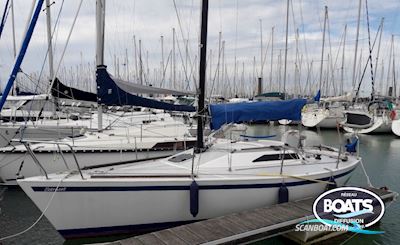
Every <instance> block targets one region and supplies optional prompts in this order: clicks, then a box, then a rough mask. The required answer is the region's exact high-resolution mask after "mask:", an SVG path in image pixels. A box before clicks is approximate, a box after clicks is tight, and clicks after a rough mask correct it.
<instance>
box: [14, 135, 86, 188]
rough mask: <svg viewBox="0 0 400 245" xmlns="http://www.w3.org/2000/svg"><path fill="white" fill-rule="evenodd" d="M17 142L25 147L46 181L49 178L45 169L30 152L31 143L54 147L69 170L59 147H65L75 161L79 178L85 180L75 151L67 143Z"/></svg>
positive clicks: (32, 151) (32, 152) (31, 151)
mask: <svg viewBox="0 0 400 245" xmlns="http://www.w3.org/2000/svg"><path fill="white" fill-rule="evenodd" d="M18 142H20V143H22V144H23V145H24V146H25V148H26V150H27V152H28V153H29V155H31V157H32V159H33V161H34V162H35V164H36V165H37V166H38V167H39V168H40V169H41V170H42V171H43V173H44V175H45V177H46V179H49V176H48V174H47V171H46V169H45V167H44V166H43V165H42V164H41V163H40V161H39V159H38V158H37V157H36V155H35V153H34V150H32V148H31V146H30V144H31V143H35V144H49V145H56V146H57V149H58V151H59V152H60V155H61V158H62V160H63V162H64V164H65V166H66V168H67V169H69V167H68V164H67V160H66V159H65V156H64V154H63V152H62V150H61V147H60V146H65V147H67V148H68V149H69V150H70V151H71V153H72V156H73V158H74V161H75V164H76V167H77V170H78V172H79V174H80V176H81V178H82V179H83V180H84V179H85V178H84V177H83V174H82V169H81V167H80V165H79V162H78V158H77V157H76V153H75V151H74V148H73V147H72V146H71V145H70V144H68V143H63V142H54V141H39V140H23V141H19V140H18Z"/></svg>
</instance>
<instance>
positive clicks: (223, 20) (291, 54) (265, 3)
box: [0, 0, 400, 96]
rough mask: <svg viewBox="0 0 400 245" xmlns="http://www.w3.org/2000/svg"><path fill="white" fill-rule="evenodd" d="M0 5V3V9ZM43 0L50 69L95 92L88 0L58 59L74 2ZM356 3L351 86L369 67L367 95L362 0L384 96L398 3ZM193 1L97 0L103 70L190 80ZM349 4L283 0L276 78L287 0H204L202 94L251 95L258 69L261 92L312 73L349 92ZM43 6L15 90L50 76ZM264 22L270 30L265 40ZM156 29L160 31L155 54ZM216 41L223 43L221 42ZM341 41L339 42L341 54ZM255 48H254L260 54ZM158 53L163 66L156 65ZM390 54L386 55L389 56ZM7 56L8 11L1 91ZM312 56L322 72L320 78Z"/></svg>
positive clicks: (167, 82)
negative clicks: (100, 0)
mask: <svg viewBox="0 0 400 245" xmlns="http://www.w3.org/2000/svg"><path fill="white" fill-rule="evenodd" d="M5 2H6V1H1V3H0V10H1V13H2V11H3V10H4V5H5ZM51 2H53V4H51V6H50V10H51V17H52V29H53V30H54V35H53V46H54V53H55V55H54V56H55V57H54V67H55V70H57V67H59V69H58V73H57V76H58V77H60V78H61V80H62V81H64V82H65V83H67V84H70V85H72V86H75V87H79V88H81V89H84V90H90V91H94V89H95V76H94V75H95V47H96V38H95V37H96V36H95V35H96V32H95V10H96V1H95V0H84V1H83V2H82V6H81V8H80V10H79V13H78V15H77V21H76V24H75V26H74V28H73V30H72V34H71V38H70V40H69V44H68V46H67V48H66V52H65V56H64V57H62V52H63V49H64V47H65V45H66V41H67V37H68V34H69V32H70V29H71V26H72V22H73V20H74V17H75V15H76V14H77V10H78V6H79V4H80V0H68V1H63V0H52V1H51ZM361 2H362V6H361V18H360V19H361V21H360V34H359V43H358V52H357V63H356V72H355V74H356V75H355V76H356V79H355V80H356V84H358V83H359V81H360V80H361V77H362V74H363V71H364V67H365V66H367V65H368V66H367V67H368V68H367V69H365V75H364V77H363V80H362V81H363V82H362V86H361V87H362V92H361V93H363V94H365V95H368V94H369V93H370V92H371V80H372V79H371V69H370V67H369V64H367V61H368V59H369V43H368V25H367V15H366V9H367V8H366V4H368V16H369V27H370V39H371V46H372V45H373V43H374V40H375V38H376V37H378V38H377V39H376V42H375V45H374V48H373V50H372V55H371V59H372V61H373V62H372V64H373V69H372V70H373V71H374V72H376V74H374V80H375V83H376V86H375V89H376V90H378V92H380V93H385V92H386V90H387V87H388V86H389V85H388V84H391V83H393V79H394V77H396V76H397V74H398V69H397V65H396V62H397V60H398V51H397V47H398V45H399V36H398V35H399V31H398V26H399V22H400V19H398V13H399V10H400V2H399V1H398V0H369V1H367V2H366V1H365V0H362V1H361ZM31 4H32V1H30V0H14V13H15V33H16V43H17V44H16V45H17V47H19V46H20V43H21V39H22V37H23V35H24V30H25V26H26V23H27V20H28V18H29V16H28V15H29V11H30V8H31ZM200 4H201V1H200V0H106V34H105V50H104V53H105V64H106V65H107V66H108V71H109V72H110V73H112V74H113V75H115V76H119V77H121V78H123V79H125V80H129V81H132V82H141V81H143V83H146V84H152V85H155V86H162V87H170V88H175V89H191V90H193V89H194V87H195V86H196V84H197V77H198V74H197V73H198V72H197V69H198V58H197V57H198V45H199V32H200ZM325 6H327V8H328V19H327V27H326V32H325V48H324V57H323V59H321V57H322V56H321V53H322V39H323V25H324V18H325V17H324V16H325V13H324V11H325ZM358 6H359V0H321V1H319V0H290V1H289V22H288V27H289V29H288V49H287V65H286V82H285V81H284V80H285V79H284V77H285V76H284V67H285V66H284V57H285V37H286V13H287V1H285V0H278V1H277V0H210V6H209V28H208V29H209V33H208V47H207V48H208V57H207V58H208V59H207V62H208V64H207V68H208V70H207V88H208V91H209V93H210V94H211V93H212V94H223V95H226V96H233V95H235V94H238V95H243V96H244V95H247V96H251V95H253V94H254V93H255V91H256V78H257V77H260V76H262V77H263V91H265V92H267V91H271V90H274V91H277V90H280V91H282V90H283V88H284V87H285V88H286V90H287V92H291V93H295V94H298V93H306V94H312V93H315V92H316V90H318V89H319V88H320V85H319V84H320V80H321V84H322V87H321V89H322V91H323V93H322V94H323V95H338V94H340V93H342V90H341V86H342V85H341V84H342V81H343V92H348V91H351V90H352V89H353V86H352V83H353V81H352V80H353V79H352V77H353V66H354V54H355V44H356V42H355V40H356V30H357V16H358ZM43 10H44V11H42V12H41V15H40V17H39V20H38V23H37V26H36V29H35V32H34V35H33V37H32V40H31V43H30V45H29V48H28V51H27V54H26V58H25V60H24V62H23V65H22V71H23V73H20V74H19V76H18V80H19V83H20V84H21V87H23V88H26V89H27V90H35V89H37V88H39V89H45V87H46V82H45V81H46V80H47V79H49V78H48V70H49V69H48V63H47V60H46V54H47V47H48V46H47V34H46V14H45V13H46V12H45V6H43ZM382 18H384V26H383V32H382V39H381V40H382V41H381V45H380V49H379V59H378V63H377V64H378V65H377V67H375V66H376V59H377V57H378V47H379V45H378V43H379V42H378V41H379V35H378V36H377V33H378V30H380V29H379V26H380V23H381V20H382ZM345 25H347V32H346V42H345V45H343V44H344V42H343V38H344V29H345ZM173 28H175V33H176V38H175V39H176V42H175V59H174V60H175V62H174V64H175V65H171V63H173V62H172V60H173V59H172V50H173V44H172V43H173V42H172V39H173V34H172V32H173V31H172V29H173ZM272 29H273V30H274V32H273V39H272ZM220 33H221V34H220ZM261 33H262V34H261ZM297 33H298V34H297ZM220 35H221V42H220V41H219V40H220V39H219V36H220ZM392 35H394V36H393V40H394V42H393V45H394V52H393V53H394V55H392V54H391V53H392V52H391V45H392V42H391V40H392ZM161 36H163V46H164V48H163V52H162V49H161ZM261 37H262V45H261ZM139 40H140V44H141V60H142V67H143V68H142V70H143V74H144V75H143V78H142V79H140V78H139V75H138V74H139V70H140V68H137V67H140V65H138V64H140V60H139V58H138V57H139ZM272 40H273V49H272ZM135 41H136V42H135ZM223 43H224V49H222V46H223ZM135 46H136V51H135ZM343 46H345V49H344V51H345V52H344V53H343V52H342V51H343ZM261 49H262V50H263V53H262V54H263V55H261ZM222 50H223V51H222ZM135 54H136V55H135ZM343 54H344V55H343ZM261 56H262V58H261ZM135 57H136V59H135ZM163 57H164V66H163V65H162V63H163V62H162V60H163ZM343 57H344V59H343ZM391 57H394V62H393V59H392V58H391ZM342 59H343V60H344V62H342ZM135 60H136V64H135ZM261 60H262V62H261ZM321 60H323V62H321ZM271 61H272V62H271ZM13 63H14V58H13V38H12V18H11V13H10V12H9V15H8V18H7V22H6V24H5V28H4V31H3V34H2V36H1V38H0V84H1V86H2V88H4V84H5V82H6V81H7V79H8V77H9V74H10V72H11V69H12V66H13ZM321 63H322V66H323V67H322V71H323V72H322V74H323V75H322V79H320V77H321V76H320V74H321V72H320V70H321ZM393 63H394V64H395V66H394V67H395V69H394V70H393ZM271 64H272V66H271ZM162 68H163V69H162ZM162 70H164V72H163V71H162ZM174 71H175V72H174ZM342 71H343V79H342ZM163 74H164V75H163ZM174 74H175V75H174ZM393 74H394V75H393ZM38 80H40V82H38ZM271 81H272V82H271ZM284 84H285V86H284Z"/></svg>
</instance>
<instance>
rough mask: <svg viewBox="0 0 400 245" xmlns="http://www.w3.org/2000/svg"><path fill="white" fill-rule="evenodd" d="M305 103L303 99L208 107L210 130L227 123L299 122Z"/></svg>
mask: <svg viewBox="0 0 400 245" xmlns="http://www.w3.org/2000/svg"><path fill="white" fill-rule="evenodd" d="M306 102H307V101H306V100H305V99H294V100H284V101H266V102H245V103H233V104H214V105H210V113H211V118H212V119H211V129H219V128H220V127H221V126H222V125H224V124H228V123H240V122H249V121H265V120H270V121H276V120H281V119H288V120H296V121H297V120H301V109H302V108H303V106H304V105H305V104H306Z"/></svg>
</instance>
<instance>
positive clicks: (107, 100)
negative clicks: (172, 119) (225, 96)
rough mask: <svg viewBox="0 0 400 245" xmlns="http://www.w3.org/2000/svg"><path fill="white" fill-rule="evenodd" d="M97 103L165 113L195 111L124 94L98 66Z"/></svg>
mask: <svg viewBox="0 0 400 245" xmlns="http://www.w3.org/2000/svg"><path fill="white" fill-rule="evenodd" d="M96 82H97V96H98V98H97V99H98V103H100V104H103V105H110V106H123V105H133V106H142V107H147V108H154V109H161V110H167V111H195V110H196V109H195V108H194V107H193V106H187V105H173V104H170V103H165V102H161V101H158V100H153V99H149V98H144V97H141V96H137V95H134V94H131V93H128V92H126V91H125V90H123V89H122V88H120V87H118V86H117V84H116V83H115V82H114V80H113V79H112V78H111V76H110V74H108V72H107V67H106V66H98V67H97V71H96Z"/></svg>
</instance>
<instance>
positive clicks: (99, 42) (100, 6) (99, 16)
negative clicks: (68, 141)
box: [96, 0, 106, 131]
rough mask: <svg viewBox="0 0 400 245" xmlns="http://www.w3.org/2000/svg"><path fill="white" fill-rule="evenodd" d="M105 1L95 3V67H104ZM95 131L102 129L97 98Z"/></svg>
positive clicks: (101, 115) (100, 0) (101, 108)
mask: <svg viewBox="0 0 400 245" xmlns="http://www.w3.org/2000/svg"><path fill="white" fill-rule="evenodd" d="M105 8H106V1H105V0H97V1H96V65H97V67H99V66H104V26H105V15H106V9H105ZM97 113H98V114H97V119H98V121H97V129H98V130H99V131H101V130H102V129H103V107H102V105H101V104H100V101H99V98H98V105H97Z"/></svg>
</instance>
